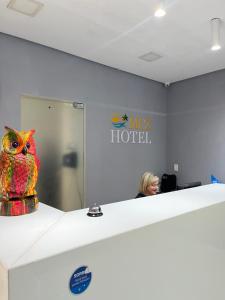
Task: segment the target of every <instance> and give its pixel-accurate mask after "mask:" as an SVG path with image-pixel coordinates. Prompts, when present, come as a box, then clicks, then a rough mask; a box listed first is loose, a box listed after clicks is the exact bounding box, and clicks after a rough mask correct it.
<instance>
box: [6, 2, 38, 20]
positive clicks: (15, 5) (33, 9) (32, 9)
mask: <svg viewBox="0 0 225 300" xmlns="http://www.w3.org/2000/svg"><path fill="white" fill-rule="evenodd" d="M43 5H44V4H43V3H41V2H39V1H35V0H11V1H10V2H9V4H8V5H7V7H8V8H9V9H12V10H15V11H17V12H19V13H22V14H24V15H27V16H30V17H34V16H35V15H36V14H37V13H38V12H39V11H40V9H41V8H42V7H43Z"/></svg>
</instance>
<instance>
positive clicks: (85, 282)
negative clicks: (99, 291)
mask: <svg viewBox="0 0 225 300" xmlns="http://www.w3.org/2000/svg"><path fill="white" fill-rule="evenodd" d="M91 277H92V274H91V272H89V270H88V267H87V266H81V267H79V268H78V269H76V270H75V272H74V273H73V275H72V276H71V278H70V291H71V292H72V293H73V294H78V295H79V294H82V293H83V292H84V291H86V289H87V288H88V286H89V284H90V283H91Z"/></svg>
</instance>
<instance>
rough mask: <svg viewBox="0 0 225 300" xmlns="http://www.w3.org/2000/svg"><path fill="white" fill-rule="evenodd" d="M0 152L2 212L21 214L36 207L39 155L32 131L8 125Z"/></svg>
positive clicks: (9, 214) (8, 214)
mask: <svg viewBox="0 0 225 300" xmlns="http://www.w3.org/2000/svg"><path fill="white" fill-rule="evenodd" d="M5 129H6V131H7V132H6V134H5V135H4V136H3V138H2V150H1V153H0V215H4V216H19V215H24V214H27V213H31V212H33V211H35V210H36V209H37V207H38V198H37V193H36V191H35V185H36V182H37V177H38V169H39V159H38V157H37V154H36V148H35V142H34V139H33V134H34V133H35V130H30V131H17V130H15V129H11V128H9V127H5Z"/></svg>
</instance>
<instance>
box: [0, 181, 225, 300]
mask: <svg viewBox="0 0 225 300" xmlns="http://www.w3.org/2000/svg"><path fill="white" fill-rule="evenodd" d="M102 210H103V213H104V215H103V216H102V217H98V218H91V217H88V216H87V215H86V213H87V209H83V210H79V211H74V212H69V213H64V212H61V211H59V210H56V209H54V208H51V207H48V206H46V205H44V204H40V207H39V210H38V211H37V212H35V213H33V214H30V215H25V216H20V217H0V300H31V299H32V300H69V299H82V300H83V299H84V300H116V299H118V300H137V299H138V300H147V299H154V300H181V299H182V300H192V299H193V300H197V299H198V300H203V299H204V300H212V299H224V298H225V286H224V278H225V251H224V250H225V235H224V232H225V185H224V184H214V185H207V186H202V187H197V188H193V189H187V190H182V191H177V192H172V193H167V194H161V195H157V196H154V197H145V198H139V199H133V200H128V201H123V202H119V203H114V204H108V205H104V206H102ZM74 272H75V273H74ZM82 272H83V273H82Z"/></svg>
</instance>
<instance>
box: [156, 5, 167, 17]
mask: <svg viewBox="0 0 225 300" xmlns="http://www.w3.org/2000/svg"><path fill="white" fill-rule="evenodd" d="M165 15H166V11H165V9H163V8H162V7H160V8H158V9H157V10H156V11H155V17H157V18H161V17H164V16H165Z"/></svg>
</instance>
